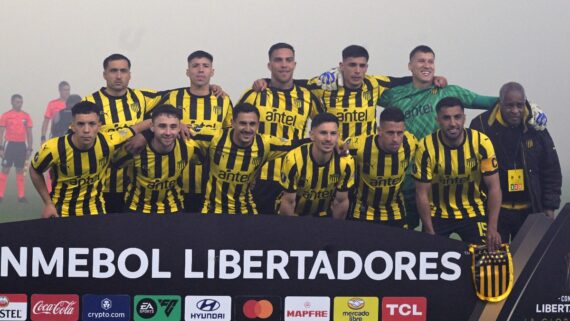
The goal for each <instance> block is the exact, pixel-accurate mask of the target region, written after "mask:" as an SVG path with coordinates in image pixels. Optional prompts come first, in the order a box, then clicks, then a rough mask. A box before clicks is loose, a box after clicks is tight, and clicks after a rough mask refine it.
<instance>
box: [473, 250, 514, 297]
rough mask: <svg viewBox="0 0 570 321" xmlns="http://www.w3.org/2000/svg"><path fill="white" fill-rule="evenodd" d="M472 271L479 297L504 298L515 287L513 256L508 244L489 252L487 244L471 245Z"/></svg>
mask: <svg viewBox="0 0 570 321" xmlns="http://www.w3.org/2000/svg"><path fill="white" fill-rule="evenodd" d="M469 252H470V253H471V257H472V265H471V271H472V274H473V284H474V285H475V292H476V294H477V297H478V298H479V299H480V300H483V301H489V302H499V301H502V300H504V299H505V298H506V297H507V296H508V295H509V294H510V293H511V290H512V289H513V279H514V276H513V258H512V257H511V252H510V250H509V245H508V244H502V245H501V248H500V249H499V250H498V251H495V252H488V251H487V246H486V245H482V246H481V245H473V244H472V245H470V246H469Z"/></svg>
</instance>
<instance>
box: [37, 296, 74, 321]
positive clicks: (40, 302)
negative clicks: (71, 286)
mask: <svg viewBox="0 0 570 321" xmlns="http://www.w3.org/2000/svg"><path fill="white" fill-rule="evenodd" d="M31 306H32V309H31V310H32V311H31V312H32V313H31V319H32V321H77V320H78V319H79V296H78V295H76V294H34V295H32V302H31Z"/></svg>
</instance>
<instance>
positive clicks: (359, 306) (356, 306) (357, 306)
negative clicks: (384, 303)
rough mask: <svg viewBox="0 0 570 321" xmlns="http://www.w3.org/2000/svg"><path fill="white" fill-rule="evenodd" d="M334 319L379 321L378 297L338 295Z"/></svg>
mask: <svg viewBox="0 0 570 321" xmlns="http://www.w3.org/2000/svg"><path fill="white" fill-rule="evenodd" d="M333 310H334V314H333V321H378V319H379V313H378V297H365V296H337V297H335V298H334V308H333Z"/></svg>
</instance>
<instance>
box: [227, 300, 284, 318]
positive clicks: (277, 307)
mask: <svg viewBox="0 0 570 321" xmlns="http://www.w3.org/2000/svg"><path fill="white" fill-rule="evenodd" d="M234 307H235V320H236V321H251V320H265V321H281V320H283V319H282V318H281V316H282V313H283V309H282V305H281V298H280V297H273V296H268V297H236V298H235V303H234Z"/></svg>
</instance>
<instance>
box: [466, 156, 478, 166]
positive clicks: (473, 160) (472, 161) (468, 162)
mask: <svg viewBox="0 0 570 321" xmlns="http://www.w3.org/2000/svg"><path fill="white" fill-rule="evenodd" d="M465 166H467V167H468V168H475V167H477V159H476V158H474V157H471V158H469V159H467V160H465Z"/></svg>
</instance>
